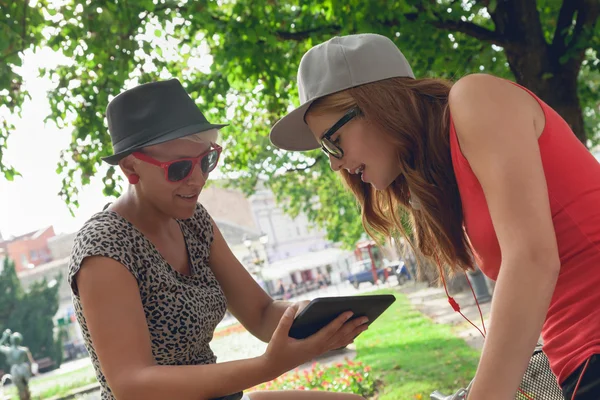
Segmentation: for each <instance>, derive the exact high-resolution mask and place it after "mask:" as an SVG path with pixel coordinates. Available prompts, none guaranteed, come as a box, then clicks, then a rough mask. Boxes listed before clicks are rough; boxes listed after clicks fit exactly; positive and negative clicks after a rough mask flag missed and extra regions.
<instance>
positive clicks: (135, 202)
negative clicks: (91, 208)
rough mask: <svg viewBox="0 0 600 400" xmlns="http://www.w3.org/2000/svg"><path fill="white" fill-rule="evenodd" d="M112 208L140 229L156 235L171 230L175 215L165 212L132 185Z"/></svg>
mask: <svg viewBox="0 0 600 400" xmlns="http://www.w3.org/2000/svg"><path fill="white" fill-rule="evenodd" d="M111 209H112V210H113V211H115V212H117V213H118V214H120V215H121V216H122V217H123V218H125V219H127V220H128V221H129V222H131V223H132V224H133V225H134V226H135V227H136V228H138V229H139V230H140V231H142V232H144V233H146V234H149V235H155V234H159V233H163V234H164V233H165V232H168V231H169V228H170V227H171V226H172V225H171V224H172V223H173V217H171V216H169V215H167V214H165V213H163V212H162V211H161V210H159V209H158V208H157V207H156V206H154V205H153V204H152V203H150V202H148V201H147V200H145V199H144V197H143V196H141V195H140V194H139V193H137V191H136V189H135V187H133V186H130V187H129V189H128V190H127V192H126V193H125V194H123V195H122V196H121V197H119V199H118V200H117V201H116V202H115V203H114V204H113V205H112V206H111Z"/></svg>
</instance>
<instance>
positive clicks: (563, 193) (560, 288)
mask: <svg viewBox="0 0 600 400" xmlns="http://www.w3.org/2000/svg"><path fill="white" fill-rule="evenodd" d="M511 83H512V82H511ZM515 85H516V86H519V85H517V84H515ZM519 87H521V86H519ZM521 88H522V89H524V90H526V91H527V92H528V93H529V94H531V95H532V96H533V97H534V98H535V99H536V100H537V101H538V103H539V104H540V106H541V107H542V110H543V112H544V116H545V119H546V123H545V126H544V130H543V132H542V135H541V136H540V138H539V140H538V143H539V146H540V152H541V155H542V163H543V166H544V172H545V175H546V181H547V186H548V194H549V198H550V205H551V210H552V222H553V224H554V229H555V232H556V238H557V241H558V250H559V255H560V261H561V269H560V274H559V277H558V282H557V284H556V289H555V290H554V295H553V297H552V301H551V304H550V308H549V309H548V313H547V315H546V320H545V322H544V326H543V329H542V338H543V340H544V351H545V353H546V355H547V356H548V359H549V360H550V366H551V368H552V371H553V372H554V374H555V375H556V376H557V377H558V382H559V383H562V381H563V380H564V379H565V378H566V377H568V376H569V375H570V374H571V373H572V372H573V371H574V370H575V369H576V368H577V367H578V366H579V365H580V364H582V363H583V362H584V361H585V360H586V359H587V358H588V357H590V356H591V355H592V354H598V353H600V163H599V162H598V161H597V160H596V159H595V158H594V156H593V155H592V154H591V153H590V152H589V151H588V150H587V149H586V148H585V146H583V145H582V144H581V142H579V140H578V139H577V138H576V137H575V135H574V134H573V132H572V130H571V128H570V127H569V126H568V124H567V123H566V122H565V121H564V120H563V119H562V118H561V117H560V116H559V115H558V113H557V112H556V111H554V110H553V109H552V108H550V106H548V105H547V104H545V103H544V102H543V101H542V100H541V99H539V98H538V97H537V96H536V95H535V94H533V93H532V92H531V91H529V90H527V89H525V88H523V87H521ZM450 147H451V152H452V164H453V167H454V173H455V174H456V179H457V182H458V188H459V191H460V197H461V200H462V207H463V213H464V226H465V229H466V232H467V235H468V237H469V239H470V241H471V243H472V246H473V250H474V252H475V257H476V260H477V262H478V264H479V267H480V268H481V270H482V271H483V273H484V274H485V275H487V276H488V277H489V278H491V279H493V280H496V278H497V277H498V271H499V269H500V263H501V259H502V255H501V254H500V246H499V244H498V239H497V237H496V233H495V231H494V227H493V225H492V219H491V217H490V213H489V210H488V207H487V203H486V200H485V197H484V194H483V189H482V188H481V185H480V183H479V181H478V180H477V178H476V177H475V174H474V173H473V171H472V169H471V167H470V165H469V162H468V161H467V159H466V158H465V157H464V155H463V154H462V152H461V149H460V146H459V143H458V138H457V136H456V130H455V128H454V124H453V122H452V119H450ZM524 267H526V266H524Z"/></svg>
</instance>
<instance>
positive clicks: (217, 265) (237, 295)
mask: <svg viewBox="0 0 600 400" xmlns="http://www.w3.org/2000/svg"><path fill="white" fill-rule="evenodd" d="M212 225H213V230H214V240H213V243H212V246H211V248H210V268H211V269H212V271H213V273H214V274H215V276H216V277H217V280H218V281H219V283H220V284H221V287H222V288H223V291H224V292H225V297H227V303H228V307H229V310H230V311H231V313H232V314H233V315H234V316H235V317H236V318H237V319H238V321H240V322H241V323H242V325H244V327H245V328H246V329H247V330H248V331H249V332H250V333H252V334H253V335H254V336H256V337H257V338H259V339H260V340H262V341H263V342H268V341H269V340H270V339H271V336H272V335H273V331H274V330H275V327H277V323H278V322H279V320H280V319H281V316H282V315H283V312H284V311H285V310H286V309H287V307H289V306H290V304H291V303H290V302H287V301H274V300H273V299H272V298H271V297H270V296H269V295H268V294H267V293H265V291H264V290H263V289H262V288H261V287H260V286H259V285H258V283H256V281H255V280H254V279H253V278H252V276H251V275H250V274H249V273H248V271H246V269H245V268H244V267H243V266H242V264H241V263H240V262H239V260H238V259H237V258H236V257H235V255H233V253H232V252H231V249H230V248H229V246H228V245H227V242H225V239H224V238H223V235H222V234H221V231H220V230H219V228H218V227H217V224H215V222H214V221H212ZM305 305H306V304H303V306H305Z"/></svg>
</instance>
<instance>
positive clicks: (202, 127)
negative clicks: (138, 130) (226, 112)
mask: <svg viewBox="0 0 600 400" xmlns="http://www.w3.org/2000/svg"><path fill="white" fill-rule="evenodd" d="M226 126H227V124H206V123H204V124H196V125H188V126H184V127H182V128H179V129H175V130H174V131H171V132H168V133H165V134H164V135H162V136H160V137H158V138H155V139H152V140H149V141H148V142H145V143H141V144H140V145H138V146H135V147H134V148H129V149H126V150H123V151H120V152H118V153H116V154H114V155H112V156H108V157H103V158H102V161H104V162H106V163H108V164H110V165H117V164H118V163H119V161H121V160H122V159H123V158H125V157H127V156H128V155H130V154H131V153H133V152H134V151H136V150H139V149H141V148H142V147H147V146H154V145H156V144H161V143H165V142H168V141H170V140H175V139H181V138H183V137H186V136H190V135H195V134H196V133H201V132H204V131H208V130H210V129H221V128H224V127H226Z"/></svg>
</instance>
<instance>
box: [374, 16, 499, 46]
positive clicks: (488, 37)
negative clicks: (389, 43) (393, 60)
mask: <svg viewBox="0 0 600 400" xmlns="http://www.w3.org/2000/svg"><path fill="white" fill-rule="evenodd" d="M422 11H423V12H425V10H422ZM434 15H435V16H436V17H437V18H438V19H436V20H428V21H425V22H426V23H428V24H429V25H432V26H434V27H436V28H438V29H444V30H449V31H455V32H461V33H464V34H466V35H469V36H471V37H473V38H475V39H479V40H482V41H485V42H489V43H492V44H496V45H498V46H505V45H506V44H507V42H508V40H507V39H506V38H505V37H504V36H503V35H501V34H500V33H498V32H496V31H491V30H489V29H487V28H484V27H482V26H479V25H476V24H474V23H472V22H467V21H456V20H451V19H446V18H443V17H442V16H440V15H439V14H437V13H435V14H434ZM404 17H405V18H406V19H407V20H409V21H415V20H416V19H417V18H418V17H419V13H408V14H404ZM385 25H386V26H388V27H392V26H396V25H399V23H398V21H389V22H387V23H385Z"/></svg>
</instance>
